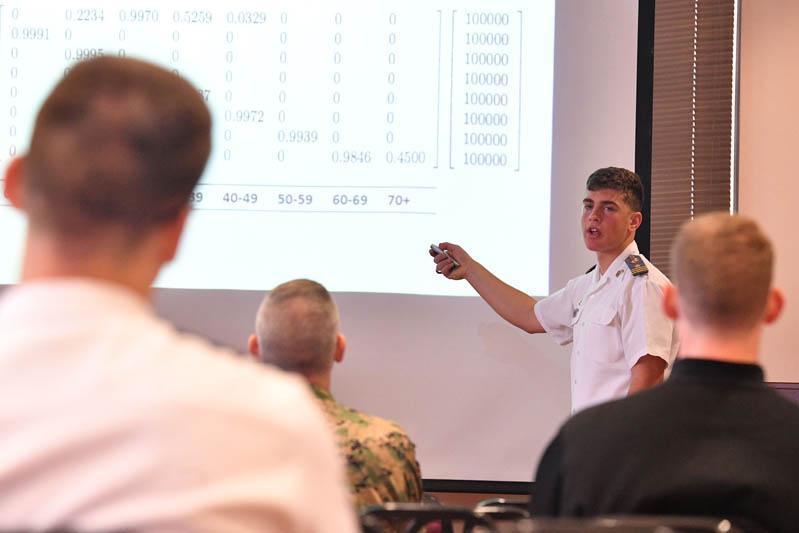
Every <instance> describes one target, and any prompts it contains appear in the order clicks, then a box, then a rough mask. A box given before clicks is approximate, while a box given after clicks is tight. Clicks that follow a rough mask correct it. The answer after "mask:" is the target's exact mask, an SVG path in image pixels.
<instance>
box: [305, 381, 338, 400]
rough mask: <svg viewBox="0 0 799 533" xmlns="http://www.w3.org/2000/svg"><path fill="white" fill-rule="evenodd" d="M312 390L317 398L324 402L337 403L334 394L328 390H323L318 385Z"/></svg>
mask: <svg viewBox="0 0 799 533" xmlns="http://www.w3.org/2000/svg"><path fill="white" fill-rule="evenodd" d="M311 390H312V391H313V393H314V394H315V395H316V397H317V398H319V399H320V400H322V401H323V402H334V401H336V400H335V398H333V394H332V393H331V392H330V391H329V390H327V389H323V388H322V387H319V386H317V385H311Z"/></svg>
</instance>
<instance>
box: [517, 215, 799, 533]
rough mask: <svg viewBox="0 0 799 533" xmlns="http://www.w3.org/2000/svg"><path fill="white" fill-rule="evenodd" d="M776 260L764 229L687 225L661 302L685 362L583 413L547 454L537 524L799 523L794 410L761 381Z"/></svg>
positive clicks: (727, 221) (741, 220)
mask: <svg viewBox="0 0 799 533" xmlns="http://www.w3.org/2000/svg"><path fill="white" fill-rule="evenodd" d="M773 265H774V251H773V248H772V246H771V243H770V242H769V240H768V238H767V237H766V236H765V235H763V233H762V232H761V231H760V229H759V228H758V226H757V224H756V223H755V222H754V221H753V220H751V219H749V218H746V217H742V216H731V215H729V214H727V213H718V214H709V215H704V216H700V217H698V218H697V219H696V220H694V221H692V222H688V223H687V224H685V225H684V226H683V228H682V229H681V231H680V233H679V235H678V236H677V239H676V241H675V242H674V245H673V248H672V268H673V280H674V282H675V285H674V286H673V287H668V288H667V289H666V291H665V293H664V301H663V305H664V309H665V312H666V314H668V315H669V316H670V317H672V318H673V319H675V320H676V321H677V327H678V329H679V332H680V337H681V341H682V344H681V349H680V351H681V354H680V359H679V360H678V362H677V363H676V364H675V366H674V370H673V371H672V374H671V376H670V377H669V379H668V380H667V381H666V382H665V383H664V384H663V385H661V386H659V387H656V388H654V389H652V390H650V391H644V392H642V393H641V394H638V395H636V396H635V397H631V398H627V399H624V400H618V401H614V402H610V403H606V404H603V405H599V406H597V407H595V408H592V409H589V410H586V411H584V412H582V413H579V414H578V415H576V416H575V417H573V418H572V419H571V420H569V421H568V422H567V423H566V424H565V425H564V426H563V427H562V428H561V430H560V432H559V433H558V435H557V436H556V437H555V439H554V440H553V441H552V442H551V443H550V445H549V447H548V449H547V450H546V452H545V453H544V456H543V458H542V459H541V462H540V465H539V467H538V473H537V475H536V479H535V482H536V493H535V498H534V499H533V500H532V501H531V507H532V510H533V511H534V512H535V513H537V514H539V515H559V516H594V515H599V514H681V515H704V516H715V517H720V518H729V519H731V520H732V521H733V523H734V524H735V523H736V522H738V523H739V524H741V525H743V526H745V527H746V531H750V530H751V531H761V530H762V531H769V532H788V531H795V530H796V524H799V508H797V506H796V503H795V502H797V501H799V484H797V482H796V480H797V479H799V454H797V452H796V442H797V441H799V406H797V405H795V404H793V403H791V402H790V401H789V400H787V399H785V398H783V397H782V396H780V395H779V394H778V393H777V392H776V391H774V390H772V389H770V388H769V387H768V386H767V385H766V384H765V383H764V382H763V370H762V369H761V367H760V366H759V362H758V361H759V356H758V353H759V348H760V340H761V336H762V333H763V328H764V326H765V325H767V324H770V323H772V322H774V321H775V320H776V319H777V318H778V317H779V315H780V311H781V310H782V307H783V296H782V293H781V292H780V291H779V290H778V289H776V288H774V287H773V286H772V278H773V270H774V266H773Z"/></svg>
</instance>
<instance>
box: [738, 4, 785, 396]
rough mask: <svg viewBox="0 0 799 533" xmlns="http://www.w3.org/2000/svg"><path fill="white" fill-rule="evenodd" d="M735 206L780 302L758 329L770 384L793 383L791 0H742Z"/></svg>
mask: <svg viewBox="0 0 799 533" xmlns="http://www.w3.org/2000/svg"><path fill="white" fill-rule="evenodd" d="M741 3H742V6H741V19H740V21H741V49H740V53H741V63H740V68H741V70H740V137H739V139H740V143H739V150H740V151H739V165H740V166H739V186H740V189H739V194H738V198H739V211H740V212H741V213H744V214H747V215H751V216H753V217H755V218H756V219H757V220H758V221H759V222H760V223H761V224H762V225H763V227H764V228H765V230H766V231H767V232H768V234H769V235H770V236H771V238H772V239H773V241H774V244H775V246H776V248H777V284H778V285H780V286H781V287H782V288H783V289H784V290H785V292H786V295H787V301H788V306H787V308H786V312H785V315H784V316H783V317H782V319H781V320H780V322H779V323H778V324H776V325H774V326H772V327H771V328H769V329H768V330H767V331H766V338H765V340H764V346H763V355H764V357H763V360H764V364H765V367H766V374H767V379H769V380H770V381H799V276H797V272H799V231H798V230H799V224H798V223H799V175H797V172H796V169H797V166H798V165H799V127H797V124H799V63H797V58H799V2H797V1H796V0H767V1H766V0H742V2H741Z"/></svg>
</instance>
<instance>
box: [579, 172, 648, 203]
mask: <svg viewBox="0 0 799 533" xmlns="http://www.w3.org/2000/svg"><path fill="white" fill-rule="evenodd" d="M585 188H586V189H588V190H589V191H598V190H600V189H610V190H613V191H620V192H622V193H623V195H624V202H625V203H626V204H627V205H628V206H629V207H630V209H632V210H633V211H641V210H642V209H643V207H644V185H643V184H642V183H641V178H640V176H638V174H636V173H635V172H633V171H631V170H627V169H626V168H620V167H606V168H600V169H599V170H596V171H594V173H593V174H591V175H590V176H588V181H587V182H586V183H585Z"/></svg>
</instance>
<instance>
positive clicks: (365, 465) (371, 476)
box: [347, 427, 422, 507]
mask: <svg viewBox="0 0 799 533" xmlns="http://www.w3.org/2000/svg"><path fill="white" fill-rule="evenodd" d="M348 448H349V450H348V453H347V468H348V473H349V476H350V482H351V483H352V486H353V489H354V491H355V495H356V499H357V502H358V505H359V506H360V507H364V506H368V505H377V504H382V503H385V502H418V501H420V500H421V498H422V477H421V472H420V469H419V463H418V462H417V461H416V453H415V446H414V444H413V442H411V440H410V439H409V438H408V436H407V435H406V434H405V433H404V432H403V431H401V430H400V428H398V427H397V428H394V429H393V430H392V431H391V432H389V433H386V434H384V435H381V436H373V437H369V438H367V439H364V440H362V441H361V442H355V441H351V442H350V443H349V446H348Z"/></svg>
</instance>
